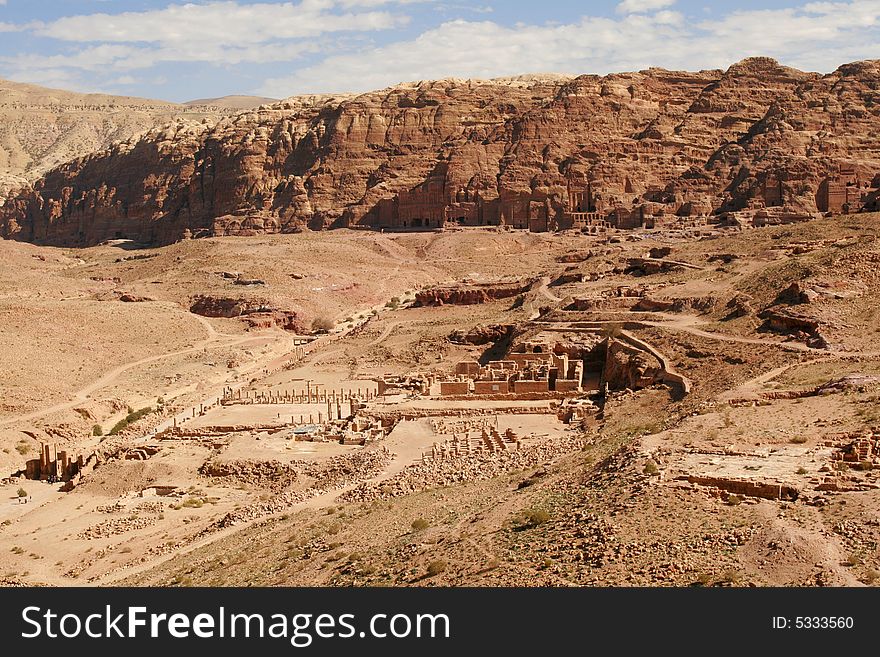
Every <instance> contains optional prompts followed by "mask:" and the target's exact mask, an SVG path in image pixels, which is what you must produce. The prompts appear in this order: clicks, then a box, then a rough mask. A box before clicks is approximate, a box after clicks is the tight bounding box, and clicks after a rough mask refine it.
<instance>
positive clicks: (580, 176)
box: [0, 58, 880, 246]
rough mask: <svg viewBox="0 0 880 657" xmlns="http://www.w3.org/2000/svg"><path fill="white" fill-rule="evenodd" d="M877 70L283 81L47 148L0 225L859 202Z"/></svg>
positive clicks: (418, 223)
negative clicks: (287, 85)
mask: <svg viewBox="0 0 880 657" xmlns="http://www.w3.org/2000/svg"><path fill="white" fill-rule="evenodd" d="M878 89H880V61H863V62H855V63H852V64H847V65H844V66H841V67H840V68H838V69H837V70H836V71H834V72H833V73H830V74H828V75H820V74H817V73H807V72H802V71H798V70H796V69H792V68H789V67H785V66H781V65H780V64H778V63H777V62H776V61H774V60H772V59H769V58H750V59H746V60H743V61H742V62H739V63H737V64H734V65H733V66H731V67H730V68H729V69H727V70H726V71H720V70H709V71H700V72H676V71H667V70H664V69H657V68H652V69H648V70H645V71H640V72H634V73H620V74H612V75H607V76H597V75H583V76H579V77H576V78H566V77H559V76H522V77H520V78H508V79H501V80H491V81H478V80H453V79H450V80H440V81H428V82H418V83H409V84H404V85H399V86H396V87H392V88H389V89H385V90H382V91H377V92H371V93H366V94H360V95H356V96H354V95H342V96H315V97H305V98H291V99H288V100H286V101H282V102H280V103H275V104H272V105H265V106H261V107H259V108H257V109H254V110H251V111H244V112H241V113H238V114H236V115H234V116H229V117H225V118H223V119H221V120H219V121H217V122H216V123H214V124H212V123H209V122H198V121H195V122H194V121H189V120H185V119H177V120H176V121H174V122H172V123H169V124H167V125H165V126H163V127H160V128H154V129H152V130H149V131H148V132H146V133H144V134H142V135H140V136H138V137H136V138H132V139H129V140H128V141H123V142H120V143H116V144H113V145H111V146H110V147H109V148H107V149H105V150H103V151H100V152H96V153H93V154H91V155H88V156H85V157H81V158H79V159H76V160H73V161H71V162H68V163H66V164H63V165H61V166H59V167H57V168H55V169H53V170H51V171H49V172H48V173H46V175H45V176H44V177H42V178H41V179H39V180H37V181H36V182H35V183H34V184H33V186H32V187H25V188H23V189H20V190H18V191H17V192H15V193H13V194H10V195H8V196H7V198H6V199H5V202H4V204H3V206H2V208H0V235H2V236H4V237H7V238H13V239H18V240H25V241H33V242H39V243H47V244H57V245H66V246H80V245H90V244H95V243H98V242H100V241H103V240H106V239H112V238H128V239H132V240H136V241H139V242H144V243H149V244H167V243H171V242H174V241H176V240H179V239H182V238H186V237H190V236H194V237H198V236H210V235H235V234H255V233H261V232H268V233H277V232H295V231H299V230H303V229H307V228H311V229H323V228H330V227H376V228H378V227H382V228H400V229H411V228H414V227H419V228H424V227H429V228H438V227H441V226H443V225H445V224H446V223H447V222H450V221H453V222H456V221H457V222H458V223H468V224H471V223H472V224H475V225H479V224H490V225H491V224H507V225H511V226H514V227H520V228H532V229H533V230H535V229H539V230H541V229H553V228H556V227H566V226H565V225H564V224H563V222H562V218H563V217H566V216H568V215H570V214H571V213H572V212H578V211H580V212H583V213H589V214H590V217H592V219H591V221H592V220H593V219H595V218H596V217H598V218H599V219H601V221H602V222H603V225H605V224H607V225H611V226H613V227H619V228H628V227H635V226H640V225H643V226H650V225H659V224H662V223H663V222H671V221H680V220H704V221H705V220H706V219H707V218H713V219H717V218H718V217H721V216H725V217H728V219H729V220H732V221H737V220H740V218H741V215H747V218H748V220H755V221H758V220H762V221H767V222H773V221H777V222H778V221H787V220H794V219H803V218H809V217H812V216H816V215H817V214H818V213H819V212H823V211H838V212H840V211H857V210H860V209H874V208H875V207H876V204H877V193H876V189H877V187H880V175H878V174H880V152H878V147H877V146H876V144H877V142H876V139H874V138H872V135H876V133H877V128H878V127H880V109H878V108H880V105H878V103H877V101H878V94H880V91H878ZM573 190H577V191H578V192H580V193H581V195H580V196H577V197H573V196H572V195H571V194H570V192H572V191H573ZM823 190H824V191H823ZM841 190H842V191H841ZM841 194H842V196H841ZM573 198H577V199H579V200H578V202H577V204H575V203H574V202H573V201H572V199H573ZM841 198H842V199H843V201H841ZM581 204H582V205H583V207H574V206H575V205H579V206H580V205H581ZM567 213H568V214H567ZM594 215H595V217H594Z"/></svg>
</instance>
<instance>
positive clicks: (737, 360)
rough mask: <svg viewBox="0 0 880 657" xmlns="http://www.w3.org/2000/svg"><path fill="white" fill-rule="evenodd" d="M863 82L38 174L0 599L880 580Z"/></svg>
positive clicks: (220, 137) (271, 132) (669, 81)
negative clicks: (241, 590)
mask: <svg viewBox="0 0 880 657" xmlns="http://www.w3.org/2000/svg"><path fill="white" fill-rule="evenodd" d="M877 71H878V63H877V62H859V63H856V64H851V65H847V66H845V67H841V69H839V70H838V71H836V72H835V73H833V74H829V75H826V76H820V75H818V74H812V73H803V72H800V71H795V70H794V69H788V68H785V67H781V66H779V65H778V64H776V63H775V62H772V60H765V59H753V60H746V61H745V62H742V63H740V64H737V65H735V66H733V67H731V69H729V70H728V71H724V72H722V71H703V72H700V73H677V72H669V71H661V70H659V69H650V70H649V71H643V72H640V73H633V74H620V75H615V76H607V77H606V78H598V77H596V76H582V77H580V78H574V79H567V78H546V79H544V78H535V79H515V80H506V81H493V82H491V83H488V82H487V83H478V82H474V81H470V82H461V81H445V82H437V83H422V84H421V85H404V86H402V87H399V88H395V89H393V90H386V91H385V92H377V93H375V94H365V95H363V96H352V97H338V98H329V99H328V98H317V99H316V98H314V97H312V98H310V99H289V100H288V101H284V102H282V103H278V104H274V105H266V106H263V107H261V108H260V109H259V110H254V111H251V110H245V111H244V112H242V113H240V114H234V115H233V116H232V117H227V118H215V119H211V120H208V119H204V120H202V122H201V123H199V124H198V126H197V127H194V126H190V125H187V124H185V123H183V122H181V120H180V119H178V120H177V122H176V123H172V124H170V125H166V126H164V127H157V128H152V129H150V130H148V131H147V132H145V133H142V134H141V135H140V136H138V137H132V138H131V139H129V140H128V141H126V142H117V143H115V144H114V145H112V146H111V147H110V148H109V150H106V151H99V152H96V153H91V154H87V153H83V154H82V156H81V157H80V158H79V159H76V160H74V161H72V162H70V163H68V164H66V165H63V166H61V167H59V168H56V169H52V170H49V171H48V173H44V171H42V170H41V171H40V172H39V175H40V176H41V177H40V178H34V179H32V180H28V181H27V183H26V184H25V185H24V186H22V187H19V188H18V189H16V190H15V191H11V192H10V193H9V194H8V195H7V196H6V197H5V200H4V202H3V204H2V206H0V229H2V231H0V232H2V233H3V235H4V236H5V237H7V238H8V239H5V240H0V260H2V262H3V263H4V266H3V267H0V380H2V382H3V385H2V392H3V395H2V399H0V475H2V478H0V582H2V583H3V584H4V585H17V584H25V585H52V586H77V585H86V584H92V585H137V586H140V585H161V586H205V585H212V586H272V585H307V586H312V585H314V586H388V585H390V586H497V585H501V586H514V585H517V586H518V585H524V586H542V585H553V586H572V585H576V586H580V585H591V586H610V585H614V586H646V585H647V586H656V585H662V586H691V585H698V586H777V585H785V586H790V585H793V586H819V585H848V586H852V585H856V586H858V585H874V584H876V583H878V582H880V551H878V543H880V513H878V509H880V504H878V501H880V480H878V477H877V474H876V473H874V469H876V468H878V467H880V453H878V450H880V348H878V346H877V345H878V339H877V338H878V335H880V315H878V310H877V304H876V299H877V295H878V294H880V276H878V265H880V230H878V227H880V214H878V213H877V212H875V210H876V209H877V206H876V203H877V200H876V199H877V189H878V187H880V183H878V180H880V155H878V154H877V151H876V141H874V142H871V140H870V139H868V138H867V137H866V136H865V135H866V134H868V132H870V131H871V130H874V131H875V132H874V133H873V134H876V126H877V124H878V121H880V114H878V112H877V105H876V103H875V102H873V101H870V99H871V98H874V97H876V91H874V90H875V89H876V88H877V84H878V83H880V78H878V73H877ZM756 80H759V81H760V84H761V85H763V87H762V88H761V89H758V88H757V87H756V84H757V83H756ZM499 98H501V99H503V102H501V101H499V100H498V99H499ZM869 101H870V102H869ZM548 117H549V118H548ZM429 119H430V120H429ZM550 119H552V121H551V120H550ZM334 122H335V123H334ZM554 122H555V125H556V126H557V129H556V131H555V132H554V133H553V137H552V138H551V136H550V131H551V127H550V126H552V125H554ZM611 125H613V126H615V128H614V130H603V129H601V126H606V127H607V126H611ZM871 126H873V127H871ZM319 127H320V129H319ZM866 131H867V132H866ZM600 140H604V143H602V144H599V143H598V142H599V141H600ZM871 143H873V144H874V145H873V146H871ZM111 160H112V162H114V163H115V164H114V165H113V166H109V165H108V164H107V162H108V161H111ZM120 163H122V164H124V166H123V165H122V164H120ZM493 185H495V187H492V186H493ZM490 188H491V189H490ZM416 220H417V222H418V223H415V221H416Z"/></svg>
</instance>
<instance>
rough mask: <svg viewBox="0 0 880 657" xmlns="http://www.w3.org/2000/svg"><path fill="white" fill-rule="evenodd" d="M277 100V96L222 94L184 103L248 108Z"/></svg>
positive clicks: (235, 108)
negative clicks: (218, 96)
mask: <svg viewBox="0 0 880 657" xmlns="http://www.w3.org/2000/svg"><path fill="white" fill-rule="evenodd" d="M277 102H278V99H277V98H263V97H261V96H221V97H220V98H200V99H199V100H189V101H187V102H185V103H183V104H184V105H186V106H187V107H223V108H225V109H232V110H248V109H254V108H255V107H259V106H260V105H269V104H271V103H277Z"/></svg>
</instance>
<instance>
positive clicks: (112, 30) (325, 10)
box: [35, 0, 407, 45]
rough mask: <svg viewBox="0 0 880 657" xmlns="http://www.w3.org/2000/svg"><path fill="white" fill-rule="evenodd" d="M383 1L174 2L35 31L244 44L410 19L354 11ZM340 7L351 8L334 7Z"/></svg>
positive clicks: (103, 38) (101, 38) (115, 39)
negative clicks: (334, 10) (155, 8)
mask: <svg viewBox="0 0 880 657" xmlns="http://www.w3.org/2000/svg"><path fill="white" fill-rule="evenodd" d="M397 1H398V2H399V0H397ZM382 4H388V1H387V0H385V1H383V0H342V1H341V2H334V1H332V0H301V1H300V2H299V3H292V2H285V3H281V4H273V3H267V2H263V3H257V4H239V3H238V2H234V1H233V0H227V1H224V2H209V3H206V4H184V5H169V6H168V7H166V8H164V9H157V10H152V11H141V12H125V13H121V14H90V15H82V16H69V17H65V18H60V19H58V20H56V21H53V22H51V23H47V24H45V25H44V26H42V27H40V28H38V29H36V30H35V32H36V34H37V35H39V36H44V37H50V38H53V39H59V40H62V41H79V42H96V41H97V42H105V43H132V42H143V43H159V44H194V43H195V44H229V45H243V44H251V43H265V42H267V41H271V40H278V39H301V38H305V37H315V36H319V35H321V34H327V33H332V32H346V31H347V32H367V31H372V30H383V29H389V28H393V27H398V26H400V25H402V24H405V23H406V21H407V17H406V16H401V15H396V14H391V13H388V12H382V11H362V12H352V11H349V10H351V9H355V8H358V7H373V6H379V5H382ZM336 8H341V9H343V10H344V11H345V13H335V12H332V11H331V10H333V9H336Z"/></svg>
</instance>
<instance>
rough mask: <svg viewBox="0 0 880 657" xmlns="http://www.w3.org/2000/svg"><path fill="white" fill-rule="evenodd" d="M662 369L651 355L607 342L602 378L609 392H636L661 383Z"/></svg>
mask: <svg viewBox="0 0 880 657" xmlns="http://www.w3.org/2000/svg"><path fill="white" fill-rule="evenodd" d="M662 374H663V367H662V364H661V363H660V361H658V360H657V359H656V358H654V357H653V356H652V355H651V354H648V353H646V352H644V351H640V350H638V349H635V348H633V347H631V346H629V345H627V344H624V343H622V342H620V341H619V340H613V339H612V340H609V342H608V348H607V352H606V357H605V370H604V372H603V375H602V378H603V380H604V381H605V382H606V383H607V384H608V387H609V388H610V389H611V390H621V389H623V388H630V389H631V390H638V389H639V388H647V387H648V386H651V385H654V384H655V383H659V382H660V381H662V378H663V377H662Z"/></svg>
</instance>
